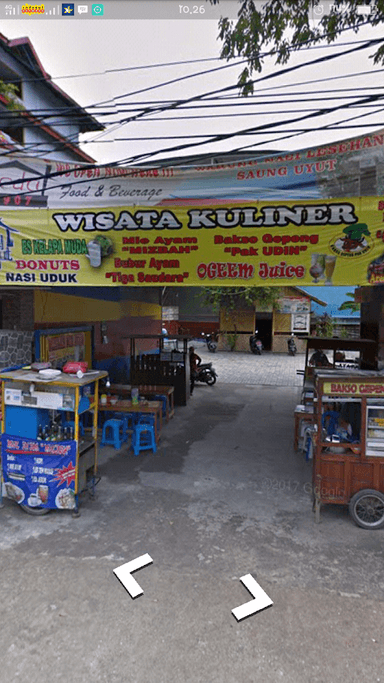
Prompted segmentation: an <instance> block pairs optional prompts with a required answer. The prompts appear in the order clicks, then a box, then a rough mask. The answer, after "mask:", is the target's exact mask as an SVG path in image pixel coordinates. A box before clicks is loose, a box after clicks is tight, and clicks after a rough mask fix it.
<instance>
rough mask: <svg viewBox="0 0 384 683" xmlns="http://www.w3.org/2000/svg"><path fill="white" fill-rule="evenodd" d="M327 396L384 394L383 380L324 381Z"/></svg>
mask: <svg viewBox="0 0 384 683" xmlns="http://www.w3.org/2000/svg"><path fill="white" fill-rule="evenodd" d="M323 391H324V394H325V395H326V396H377V397H379V396H384V378H383V381H382V382H369V381H365V382H324V388H323Z"/></svg>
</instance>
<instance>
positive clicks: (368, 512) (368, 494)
mask: <svg viewBox="0 0 384 683" xmlns="http://www.w3.org/2000/svg"><path fill="white" fill-rule="evenodd" d="M349 513H350V515H351V517H352V519H353V521H354V522H355V524H357V526H360V527H361V528H362V529H382V528H383V527H384V495H383V494H382V493H380V491H375V490H374V489H363V490H362V491H358V492H357V493H355V495H354V496H353V497H352V498H351V500H350V502H349Z"/></svg>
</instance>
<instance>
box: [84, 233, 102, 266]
mask: <svg viewBox="0 0 384 683" xmlns="http://www.w3.org/2000/svg"><path fill="white" fill-rule="evenodd" d="M87 249H88V254H87V256H88V258H89V265H90V266H92V268H98V267H99V266H100V265H101V246H100V244H99V243H98V242H96V240H91V241H90V242H88V244H87Z"/></svg>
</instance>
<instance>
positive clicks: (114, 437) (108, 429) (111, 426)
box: [101, 418, 128, 450]
mask: <svg viewBox="0 0 384 683" xmlns="http://www.w3.org/2000/svg"><path fill="white" fill-rule="evenodd" d="M120 432H121V433H120ZM127 438H128V437H127V434H126V431H125V430H124V422H123V420H116V419H115V418H113V419H111V420H106V421H105V422H104V425H103V433H102V436H101V445H102V446H114V447H115V448H116V449H117V450H119V449H120V448H121V446H122V444H123V443H124V442H125V441H126V440H127Z"/></svg>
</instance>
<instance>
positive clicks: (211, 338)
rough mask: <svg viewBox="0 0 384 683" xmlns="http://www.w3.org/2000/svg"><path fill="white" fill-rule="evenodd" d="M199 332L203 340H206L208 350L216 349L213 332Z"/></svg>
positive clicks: (213, 350) (212, 351) (213, 351)
mask: <svg viewBox="0 0 384 683" xmlns="http://www.w3.org/2000/svg"><path fill="white" fill-rule="evenodd" d="M201 334H202V335H203V337H204V340H205V341H206V342H207V347H208V351H210V352H211V353H215V351H217V342H216V339H215V336H214V335H213V334H204V332H202V333H201Z"/></svg>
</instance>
